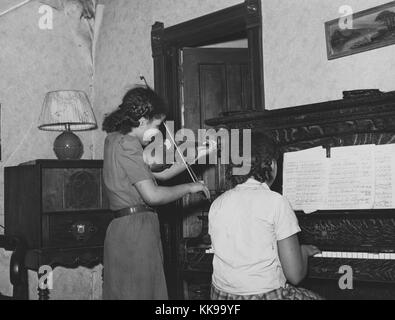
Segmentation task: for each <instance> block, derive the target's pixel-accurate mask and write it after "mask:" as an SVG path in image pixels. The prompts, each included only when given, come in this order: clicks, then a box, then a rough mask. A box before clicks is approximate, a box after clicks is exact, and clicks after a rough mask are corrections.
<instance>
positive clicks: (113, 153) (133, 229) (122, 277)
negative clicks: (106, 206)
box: [103, 87, 209, 300]
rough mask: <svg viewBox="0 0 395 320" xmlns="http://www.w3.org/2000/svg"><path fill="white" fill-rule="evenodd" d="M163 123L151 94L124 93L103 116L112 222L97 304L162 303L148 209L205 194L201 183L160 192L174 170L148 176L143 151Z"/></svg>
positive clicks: (155, 235)
mask: <svg viewBox="0 0 395 320" xmlns="http://www.w3.org/2000/svg"><path fill="white" fill-rule="evenodd" d="M164 119H165V107H164V103H163V101H162V99H161V98H160V97H159V96H158V95H157V94H156V93H155V92H154V91H153V90H151V89H149V88H145V87H137V88H134V89H131V90H129V91H128V92H127V93H126V95H125V97H124V98H123V102H122V104H121V105H120V106H119V107H118V108H117V109H116V110H115V111H114V112H112V113H110V114H109V115H107V116H106V117H105V119H104V122H103V130H104V131H106V132H107V133H108V135H107V137H106V140H105V144H104V164H103V178H104V185H105V190H106V193H107V196H108V198H109V202H110V208H111V209H112V210H114V211H115V214H116V218H115V219H114V220H113V221H112V222H111V224H110V225H109V227H108V229H107V234H106V238H105V243H104V284H103V299H111V300H114V299H117V300H118V299H119V300H120V299H122V300H125V299H128V300H135V299H144V300H153V299H167V298H168V296H167V288H166V281H165V276H164V270H163V253H162V244H161V238H160V232H159V221H158V216H157V213H156V212H155V210H154V209H152V207H151V206H159V205H164V204H167V203H170V202H173V201H176V200H178V199H180V198H182V197H183V196H185V195H186V194H188V193H197V192H201V191H202V192H204V193H205V194H206V196H207V197H208V196H209V191H208V189H207V188H206V187H205V186H204V185H203V184H201V183H187V184H182V185H177V186H173V187H162V186H158V185H157V184H156V179H159V180H167V179H170V178H172V177H174V176H175V175H177V174H179V173H180V172H181V171H183V169H184V168H183V167H181V165H180V164H175V165H173V167H171V168H169V169H167V170H165V171H164V172H160V173H152V172H151V170H150V168H149V167H148V165H147V164H146V163H145V162H144V160H143V147H145V146H146V145H148V144H149V143H150V142H151V139H152V137H153V136H154V135H155V134H156V133H158V132H159V129H158V128H159V126H160V125H161V124H162V122H163V121H164Z"/></svg>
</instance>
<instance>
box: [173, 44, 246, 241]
mask: <svg viewBox="0 0 395 320" xmlns="http://www.w3.org/2000/svg"><path fill="white" fill-rule="evenodd" d="M248 63H249V58H248V49H246V48H185V49H184V50H183V54H182V69H181V70H182V76H181V77H180V78H181V79H182V92H183V94H182V95H181V97H183V101H181V105H182V108H181V122H182V123H181V125H182V126H183V127H185V128H190V129H193V130H194V131H195V134H196V133H197V130H198V129H200V128H208V127H207V126H206V125H205V120H206V119H210V118H215V117H218V116H220V115H221V114H224V113H229V112H239V111H246V110H249V109H251V100H252V94H251V85H250V77H249V67H248ZM199 169H201V168H199ZM216 169H217V167H216V166H215V165H211V166H204V167H203V171H202V172H201V177H202V178H203V180H204V182H205V183H206V185H207V186H208V188H209V189H210V191H211V192H212V194H213V195H214V194H215V193H216V191H217V190H218V186H217V185H216V181H218V179H216V175H217V174H218V172H216ZM202 214H204V213H202V212H201V211H199V210H197V211H196V212H195V213H194V214H189V215H188V216H186V217H185V218H184V221H183V236H184V237H196V236H198V235H199V233H200V232H201V229H202V220H201V219H199V218H198V216H199V215H202Z"/></svg>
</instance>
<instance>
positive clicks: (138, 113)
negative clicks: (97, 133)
mask: <svg viewBox="0 0 395 320" xmlns="http://www.w3.org/2000/svg"><path fill="white" fill-rule="evenodd" d="M164 115H166V104H165V102H164V101H163V99H162V98H161V97H160V96H159V95H158V94H157V93H156V92H155V91H154V90H152V89H151V88H149V87H135V88H133V89H131V90H129V91H128V92H127V93H126V94H125V96H124V97H123V100H122V104H121V105H120V106H119V107H118V108H117V109H116V110H115V111H113V112H111V113H110V114H106V115H105V117H104V121H103V125H102V129H103V131H106V132H107V133H111V132H120V133H122V134H128V133H129V132H131V131H132V129H133V128H137V127H138V126H139V125H140V123H139V120H140V119H141V118H142V117H145V118H147V119H149V120H151V119H154V118H155V119H159V118H161V117H163V116H164Z"/></svg>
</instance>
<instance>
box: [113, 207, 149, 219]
mask: <svg viewBox="0 0 395 320" xmlns="http://www.w3.org/2000/svg"><path fill="white" fill-rule="evenodd" d="M147 211H152V212H155V210H154V209H152V208H151V207H149V206H147V205H138V206H133V207H130V208H125V209H121V210H118V211H115V218H121V217H124V216H129V215H131V214H136V213H139V212H147Z"/></svg>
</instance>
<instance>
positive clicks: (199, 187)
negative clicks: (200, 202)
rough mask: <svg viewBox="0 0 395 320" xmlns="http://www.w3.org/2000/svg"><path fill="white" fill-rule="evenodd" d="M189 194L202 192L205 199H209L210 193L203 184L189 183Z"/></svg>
mask: <svg viewBox="0 0 395 320" xmlns="http://www.w3.org/2000/svg"><path fill="white" fill-rule="evenodd" d="M189 192H190V193H198V192H203V193H204V195H205V196H206V197H207V199H210V191H209V190H208V188H207V187H206V186H205V185H204V184H203V183H200V182H196V183H190V184H189Z"/></svg>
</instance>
